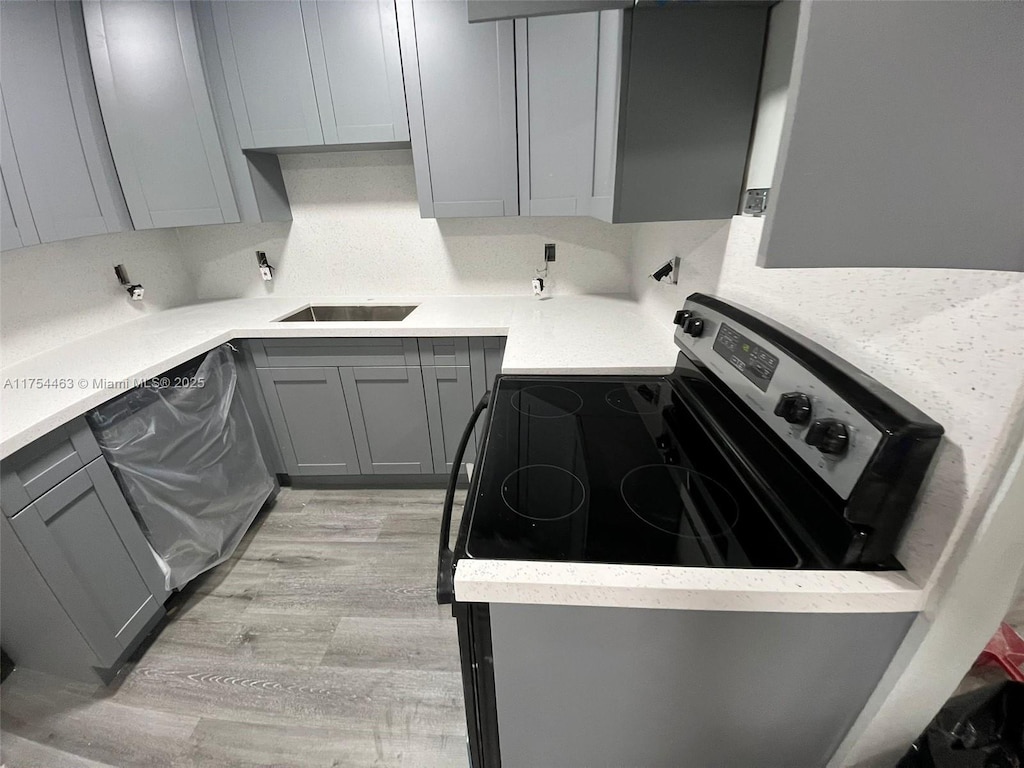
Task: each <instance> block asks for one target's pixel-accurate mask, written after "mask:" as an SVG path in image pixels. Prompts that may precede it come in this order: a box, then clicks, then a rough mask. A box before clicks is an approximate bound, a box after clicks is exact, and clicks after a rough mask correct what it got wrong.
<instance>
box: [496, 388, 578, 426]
mask: <svg viewBox="0 0 1024 768" xmlns="http://www.w3.org/2000/svg"><path fill="white" fill-rule="evenodd" d="M512 407H513V408H515V409H516V410H517V411H519V412H520V413H522V414H523V415H525V416H529V417H531V418H534V419H560V418H562V417H564V416H572V415H573V414H574V413H576V412H577V411H578V410H579V409H580V408H582V407H583V398H581V397H580V396H579V395H578V394H577V393H576V392H573V391H572V390H571V389H569V388H568V387H559V386H556V385H554V384H537V385H535V386H532V387H526V388H524V389H521V390H519V391H518V392H516V393H515V395H514V396H513V397H512Z"/></svg>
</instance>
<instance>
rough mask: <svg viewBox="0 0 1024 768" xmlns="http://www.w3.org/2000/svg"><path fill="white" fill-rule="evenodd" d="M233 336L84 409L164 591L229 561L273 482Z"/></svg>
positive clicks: (269, 495)
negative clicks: (240, 378)
mask: <svg viewBox="0 0 1024 768" xmlns="http://www.w3.org/2000/svg"><path fill="white" fill-rule="evenodd" d="M232 350H233V348H232V347H231V345H230V344H224V345H222V346H220V347H217V348H216V349H214V350H212V351H210V352H209V353H207V354H205V355H203V356H201V357H198V358H195V359H193V360H190V361H188V362H187V363H183V364H182V365H179V366H178V367H176V368H174V369H173V370H170V371H167V372H166V373H165V374H163V375H162V376H159V377H155V378H154V379H151V380H149V381H147V382H146V383H145V384H144V385H143V386H140V387H136V388H135V389H132V390H129V391H128V392H125V393H124V394H123V395H120V396H118V397H116V398H114V399H113V400H110V401H108V402H106V403H104V404H103V405H101V406H99V407H98V408H96V409H95V410H93V411H91V412H90V413H88V414H87V419H88V422H89V426H90V427H91V428H92V431H93V434H95V436H96V440H97V441H98V442H99V445H100V448H101V449H102V451H103V455H104V457H106V460H107V463H108V464H109V465H110V467H111V469H112V470H113V473H114V476H115V477H116V478H117V482H118V484H119V485H120V487H121V490H122V492H123V493H124V495H125V498H126V499H127V500H128V504H129V506H130V507H131V510H132V513H133V514H134V515H135V518H136V519H137V520H138V522H139V524H140V525H141V527H142V530H143V532H144V533H145V535H146V538H147V539H148V540H149V544H150V547H151V548H152V549H153V552H154V554H155V555H156V557H157V561H158V562H159V563H160V566H161V568H162V570H163V572H164V578H165V586H166V588H167V590H168V592H170V591H172V590H175V589H180V588H181V587H182V586H184V585H185V584H187V583H188V582H189V581H191V580H192V579H194V578H195V577H196V576H198V575H199V574H201V573H203V572H204V571H207V570H209V569H210V568H213V567H214V566H216V565H219V564H220V563H222V562H224V561H225V560H227V559H228V558H229V557H231V554H232V553H233V552H234V551H235V549H236V548H237V546H238V543H239V542H240V541H241V539H242V536H244V535H245V532H246V530H247V529H248V528H249V526H250V525H251V524H252V521H253V520H254V519H255V517H256V515H257V514H258V513H259V511H260V509H261V508H262V507H263V505H264V504H265V503H267V502H268V501H269V500H271V499H273V497H274V496H276V494H277V491H278V485H277V482H276V480H275V479H274V477H273V476H272V475H271V473H270V471H269V470H268V469H267V465H266V462H265V461H264V460H263V455H262V453H261V452H260V447H259V443H258V442H257V439H256V432H255V430H254V428H253V425H252V421H251V420H250V418H249V413H248V411H247V409H246V407H245V402H244V401H243V399H242V395H241V393H240V392H239V391H238V370H237V367H236V365H235V360H234V357H233V353H232Z"/></svg>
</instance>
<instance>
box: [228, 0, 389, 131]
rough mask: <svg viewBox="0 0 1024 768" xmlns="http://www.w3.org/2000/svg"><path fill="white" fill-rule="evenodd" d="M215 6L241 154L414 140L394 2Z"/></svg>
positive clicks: (285, 0)
mask: <svg viewBox="0 0 1024 768" xmlns="http://www.w3.org/2000/svg"><path fill="white" fill-rule="evenodd" d="M211 8H212V11H213V23H214V28H215V32H216V38H217V45H218V47H219V49H220V61H221V64H222V65H223V69H224V77H225V79H226V81H227V88H228V94H229V97H230V103H231V111H232V113H233V117H234V123H235V126H236V127H237V130H238V136H239V139H240V140H241V145H242V148H243V149H254V148H274V149H278V148H285V147H309V146H320V145H325V144H326V145H333V144H360V143H366V142H390V141H408V139H409V125H408V121H407V119H406V111H405V90H404V87H403V84H402V65H401V57H400V55H399V49H398V26H397V23H396V20H395V4H394V2H393V0H345V1H344V2H338V1H337V0H323V1H322V2H317V1H315V0H302V1H301V2H300V1H299V0H275V1H274V2H265V1H259V0H254V1H251V2H249V1H246V2H215V3H212V4H211Z"/></svg>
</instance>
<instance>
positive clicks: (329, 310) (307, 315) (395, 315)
mask: <svg viewBox="0 0 1024 768" xmlns="http://www.w3.org/2000/svg"><path fill="white" fill-rule="evenodd" d="M418 306H419V304H412V305H401V306H399V305H397V304H351V305H348V306H313V307H306V308H305V309H300V310H299V311H298V312H295V313H293V314H291V315H288V316H287V317H282V318H281V319H280V320H278V321H277V322H279V323H351V322H365V323H374V322H378V323H379V322H395V321H398V320H404V319H405V318H407V317H408V316H409V313H411V312H412V311H413V310H414V309H416V307H418Z"/></svg>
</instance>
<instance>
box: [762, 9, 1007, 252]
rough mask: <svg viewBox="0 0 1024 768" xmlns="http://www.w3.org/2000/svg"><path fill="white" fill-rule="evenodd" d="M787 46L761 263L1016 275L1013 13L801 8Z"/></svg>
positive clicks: (963, 10) (1001, 11) (989, 10)
mask: <svg viewBox="0 0 1024 768" xmlns="http://www.w3.org/2000/svg"><path fill="white" fill-rule="evenodd" d="M793 16H796V14H793ZM795 39H796V43H795V55H794V57H793V66H792V73H791V78H790V81H789V92H788V98H787V102H786V113H785V119H784V121H783V125H782V142H781V147H780V149H779V154H778V159H777V162H776V164H775V173H774V179H773V181H772V191H771V196H770V198H769V201H768V210H767V220H766V222H765V231H764V235H763V237H762V239H761V253H760V261H761V263H762V264H763V265H764V266H766V267H946V268H970V269H1009V270H1024V204H1022V202H1021V201H1022V197H1021V181H1022V180H1024V87H1022V81H1024V3H1020V2H993V3H978V2H970V0H945V1H936V0H932V1H929V2H912V3H911V2H874V3H860V2H821V0H804V1H803V2H801V3H800V6H799V18H798V21H797V24H796V31H795ZM771 42H772V41H771V40H770V41H769V47H770V46H771ZM769 55H771V54H770V52H769ZM762 183H763V182H762Z"/></svg>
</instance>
